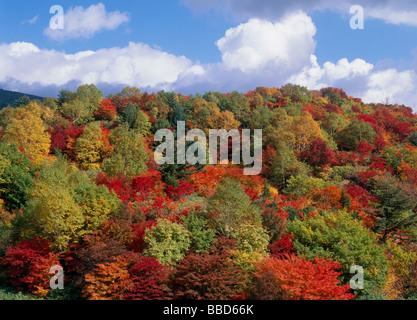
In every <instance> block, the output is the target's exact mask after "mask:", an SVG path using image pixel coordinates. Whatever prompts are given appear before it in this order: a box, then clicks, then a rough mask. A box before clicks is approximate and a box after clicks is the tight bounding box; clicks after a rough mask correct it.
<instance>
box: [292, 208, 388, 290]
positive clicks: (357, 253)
mask: <svg viewBox="0 0 417 320" xmlns="http://www.w3.org/2000/svg"><path fill="white" fill-rule="evenodd" d="M287 232H288V233H290V234H292V235H294V239H293V240H292V242H293V245H294V248H295V249H296V250H297V252H298V254H299V255H301V256H302V257H305V258H307V259H314V258H315V257H316V256H318V257H324V258H326V259H329V258H330V259H332V260H335V261H338V262H340V263H341V264H342V265H343V267H342V269H341V272H342V282H343V283H344V284H347V283H349V281H350V279H351V278H352V275H351V274H350V268H351V266H354V265H357V266H361V267H363V268H364V271H365V272H364V285H365V289H364V291H363V292H362V291H360V292H358V293H360V294H368V293H370V292H371V291H372V290H373V289H374V288H375V287H381V286H382V285H383V284H384V283H385V280H386V277H387V272H388V260H387V257H386V256H385V253H384V248H383V247H382V246H380V245H378V239H377V236H376V234H374V233H372V232H369V230H368V229H366V228H365V227H364V226H363V225H362V223H361V221H359V220H357V219H355V218H353V217H352V216H351V215H350V214H349V213H347V212H345V211H339V212H337V213H324V214H323V215H316V216H315V217H314V218H311V219H305V220H295V221H293V222H291V223H289V224H288V227H287Z"/></svg>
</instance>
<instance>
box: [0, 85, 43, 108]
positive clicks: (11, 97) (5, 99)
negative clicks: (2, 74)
mask: <svg viewBox="0 0 417 320" xmlns="http://www.w3.org/2000/svg"><path fill="white" fill-rule="evenodd" d="M23 96H28V97H29V99H30V100H36V99H39V100H43V98H42V97H38V96H34V95H31V94H25V93H21V92H14V91H8V90H3V89H0V109H3V108H5V107H7V106H8V105H13V102H15V100H17V99H19V98H21V97H23Z"/></svg>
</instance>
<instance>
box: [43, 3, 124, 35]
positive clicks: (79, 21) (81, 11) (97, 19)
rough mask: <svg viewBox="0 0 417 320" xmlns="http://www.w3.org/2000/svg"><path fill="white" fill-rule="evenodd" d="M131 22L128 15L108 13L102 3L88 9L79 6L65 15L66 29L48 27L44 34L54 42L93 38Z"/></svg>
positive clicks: (116, 12) (115, 12) (117, 12)
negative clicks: (101, 32)
mask: <svg viewBox="0 0 417 320" xmlns="http://www.w3.org/2000/svg"><path fill="white" fill-rule="evenodd" d="M129 21H130V18H129V16H128V14H127V13H125V12H124V13H122V12H119V11H114V12H107V11H106V7H105V6H104V4H102V3H98V4H96V5H91V6H90V7H88V8H83V7H81V6H77V7H74V8H71V9H69V10H68V11H67V12H66V13H65V15H64V29H51V27H48V28H47V29H45V30H44V34H45V35H46V36H48V37H49V38H50V39H52V40H68V39H77V38H91V37H92V36H93V35H94V34H96V33H98V32H100V31H102V30H114V29H116V28H118V27H119V26H120V25H122V24H123V23H127V22H129Z"/></svg>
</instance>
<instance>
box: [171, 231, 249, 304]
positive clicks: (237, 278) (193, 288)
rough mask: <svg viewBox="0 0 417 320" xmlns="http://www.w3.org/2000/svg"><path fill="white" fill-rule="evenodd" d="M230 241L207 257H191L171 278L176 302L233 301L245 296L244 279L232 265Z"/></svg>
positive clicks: (186, 257) (182, 261)
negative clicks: (177, 300)
mask: <svg viewBox="0 0 417 320" xmlns="http://www.w3.org/2000/svg"><path fill="white" fill-rule="evenodd" d="M228 242H230V240H225V239H222V238H220V239H219V240H218V241H216V243H215V244H214V246H213V247H212V248H211V249H210V250H209V252H208V253H204V254H197V253H189V254H188V255H186V256H185V257H184V259H182V260H181V261H179V262H178V265H177V266H176V267H175V271H174V272H173V274H172V276H171V281H170V287H171V288H172V291H173V295H174V299H187V300H230V299H233V298H234V296H235V295H238V294H242V293H243V292H241V290H242V287H243V276H242V273H241V270H240V268H239V267H237V266H235V265H233V263H232V262H231V261H230V259H229V258H230V256H231V254H230V249H231V248H233V245H231V244H230V243H228Z"/></svg>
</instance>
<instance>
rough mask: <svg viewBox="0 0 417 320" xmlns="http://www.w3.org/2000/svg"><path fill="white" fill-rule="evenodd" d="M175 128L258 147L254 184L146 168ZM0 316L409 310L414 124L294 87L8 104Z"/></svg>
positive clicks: (235, 169) (230, 173)
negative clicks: (299, 307) (45, 309)
mask: <svg viewBox="0 0 417 320" xmlns="http://www.w3.org/2000/svg"><path fill="white" fill-rule="evenodd" d="M179 121H184V122H185V123H186V128H187V130H191V129H201V130H203V131H204V132H208V131H209V130H210V129H225V130H231V129H238V130H240V131H241V130H244V129H251V130H255V129H261V130H262V132H263V136H262V159H263V161H262V172H261V173H260V174H259V175H254V176H249V175H244V173H243V170H244V168H245V166H244V165H243V164H241V165H239V164H232V163H229V164H217V165H209V164H206V165H194V166H193V165H190V164H173V165H168V164H162V165H158V164H157V163H156V162H155V159H154V151H155V148H156V147H157V145H158V142H156V141H155V140H154V135H155V133H156V132H157V131H158V130H159V129H169V130H171V131H172V132H175V131H176V128H177V127H176V126H177V123H178V122H179ZM53 266H60V267H62V270H63V284H64V288H63V289H61V288H59V289H56V288H52V286H51V278H52V277H53V275H54V274H53V273H51V267H53ZM352 267H359V268H360V269H361V270H363V273H362V276H363V281H362V285H360V286H352V278H353V277H354V276H355V273H352ZM2 299H6V300H7V299H10V300H13V299H18V300H25V299H40V300H415V299H417V115H416V114H415V113H414V112H413V109H412V108H410V107H407V106H404V105H398V104H396V105H392V104H388V103H387V104H381V103H364V102H363V101H362V100H361V99H359V98H355V97H351V96H348V95H347V94H346V93H345V92H344V91H343V90H342V89H337V88H323V89H321V90H316V91H314V90H313V91H310V90H308V89H307V88H305V87H301V86H298V85H294V84H287V85H284V86H282V87H281V88H266V87H258V88H256V89H254V90H251V91H249V92H247V93H239V92H237V91H234V92H231V93H220V92H207V93H205V94H204V95H200V94H197V95H190V96H184V95H182V94H177V93H175V92H165V91H160V92H157V93H147V92H142V91H141V90H140V89H138V88H135V87H126V88H124V89H123V90H122V91H121V92H120V93H117V94H111V95H108V96H104V95H103V92H102V91H101V90H100V89H99V88H97V87H96V86H95V85H92V84H90V85H89V84H86V85H80V86H79V87H78V88H77V90H76V91H70V90H65V89H63V90H61V91H60V93H59V95H58V97H57V98H45V99H42V100H32V101H30V100H29V99H20V100H19V101H18V102H17V103H14V104H13V105H11V106H8V107H6V108H4V109H2V110H1V111H0V300H2Z"/></svg>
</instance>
